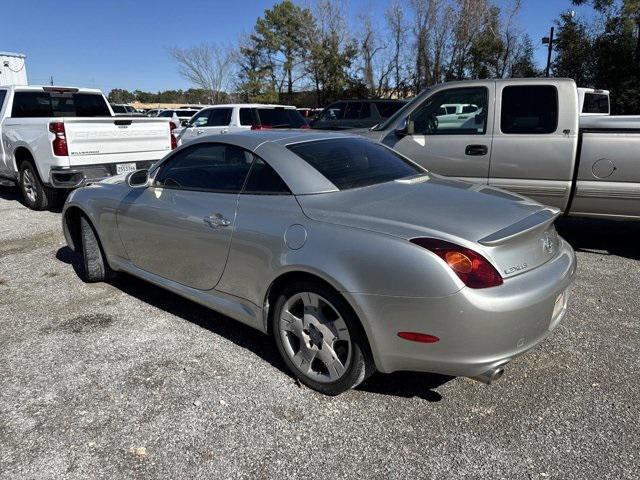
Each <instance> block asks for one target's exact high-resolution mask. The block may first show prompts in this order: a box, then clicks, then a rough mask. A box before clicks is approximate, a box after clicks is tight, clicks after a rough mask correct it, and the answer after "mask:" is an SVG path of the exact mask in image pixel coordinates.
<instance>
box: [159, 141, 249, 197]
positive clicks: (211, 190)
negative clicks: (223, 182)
mask: <svg viewBox="0 0 640 480" xmlns="http://www.w3.org/2000/svg"><path fill="white" fill-rule="evenodd" d="M215 145H220V146H222V147H225V148H227V147H234V148H239V149H240V150H243V151H244V152H248V153H249V154H251V155H252V156H253V157H255V155H254V154H253V152H250V151H249V150H247V149H246V148H243V147H240V146H238V145H232V144H229V143H221V142H202V143H196V144H195V145H189V146H187V147H186V148H184V149H180V150H177V151H175V152H173V153H172V154H171V156H169V157H167V158H166V159H165V160H164V161H163V162H161V163H159V164H158V165H156V166H155V167H154V168H153V169H152V171H151V172H150V173H149V176H150V177H152V180H151V184H150V185H149V186H150V187H152V188H162V189H164V188H166V189H167V190H178V191H185V192H203V193H225V194H229V195H239V194H240V192H242V190H243V189H244V186H245V184H246V183H247V179H248V178H249V172H251V167H253V160H252V161H251V165H249V170H248V171H247V175H245V177H244V181H243V182H242V187H240V190H220V189H214V188H194V187H173V186H167V185H157V184H156V177H157V175H158V172H159V171H160V170H161V169H162V168H163V167H165V166H167V165H168V164H170V163H171V162H172V160H173V159H174V158H175V156H176V155H177V154H178V153H181V152H184V151H185V150H195V149H197V148H199V147H202V146H215Z"/></svg>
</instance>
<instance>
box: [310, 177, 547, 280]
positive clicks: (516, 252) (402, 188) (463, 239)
mask: <svg viewBox="0 0 640 480" xmlns="http://www.w3.org/2000/svg"><path fill="white" fill-rule="evenodd" d="M298 199H299V202H300V205H301V207H302V209H303V211H304V212H305V214H306V215H308V216H309V217H310V218H312V219H315V220H320V221H326V222H331V223H337V224H342V225H345V226H350V227H355V228H363V229H367V230H372V231H377V232H380V233H385V234H389V235H394V236H399V237H402V238H406V239H410V238H415V237H431V238H440V239H443V240H446V241H450V242H453V243H457V244H460V245H462V246H466V247H468V248H472V249H474V250H476V251H478V253H481V254H482V255H484V256H486V257H487V258H488V259H489V260H490V261H492V263H494V266H496V268H497V269H498V271H499V272H500V273H501V274H502V275H503V276H504V277H509V276H512V275H517V274H518V273H522V272H524V271H527V270H531V269H533V268H536V267H537V266H539V265H541V264H543V263H545V262H546V261H548V260H549V259H550V258H552V257H553V256H554V254H555V252H557V251H558V243H559V238H558V236H557V234H556V233H555V229H554V228H553V220H554V219H555V217H556V216H557V214H558V211H557V210H555V209H551V208H548V207H544V206H542V205H540V204H538V203H536V202H534V201H532V200H529V199H526V198H524V197H521V196H518V195H515V194H512V193H507V192H504V191H502V190H498V189H495V188H492V187H488V186H486V185H479V184H469V183H466V182H459V181H454V180H449V179H445V178H443V177H439V176H434V175H432V174H428V175H421V176H417V177H412V178H409V179H405V180H397V181H394V182H387V183H383V184H380V185H374V186H370V187H365V188H359V189H352V190H344V191H340V192H332V193H326V194H317V195H301V196H298ZM381 254H384V252H381Z"/></svg>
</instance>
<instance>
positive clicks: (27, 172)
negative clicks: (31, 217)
mask: <svg viewBox="0 0 640 480" xmlns="http://www.w3.org/2000/svg"><path fill="white" fill-rule="evenodd" d="M22 190H23V191H24V194H25V196H26V197H27V198H28V199H29V201H30V202H33V203H35V202H36V200H37V199H38V192H37V191H36V185H35V179H34V178H33V173H32V172H31V169H29V168H26V169H24V171H23V172H22Z"/></svg>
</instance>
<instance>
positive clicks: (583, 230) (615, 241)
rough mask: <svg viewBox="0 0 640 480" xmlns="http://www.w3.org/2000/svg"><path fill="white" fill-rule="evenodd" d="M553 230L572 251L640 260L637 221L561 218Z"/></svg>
mask: <svg viewBox="0 0 640 480" xmlns="http://www.w3.org/2000/svg"><path fill="white" fill-rule="evenodd" d="M556 228H557V230H558V232H559V233H560V235H562V237H564V238H565V239H566V240H567V241H568V242H569V243H570V244H571V246H572V247H573V248H574V249H575V250H578V251H583V252H597V253H605V254H606V253H608V254H609V255H616V256H619V257H625V258H630V259H633V260H640V222H630V221H629V222H628V221H614V220H597V219H590V218H568V217H562V218H560V219H558V220H557V221H556Z"/></svg>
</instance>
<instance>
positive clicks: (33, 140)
mask: <svg viewBox="0 0 640 480" xmlns="http://www.w3.org/2000/svg"><path fill="white" fill-rule="evenodd" d="M172 130H173V127H172V126H171V123H170V122H169V119H167V118H142V117H130V118H127V117H116V116H114V114H113V111H112V110H111V107H110V106H109V103H108V102H107V100H106V99H105V98H104V95H102V93H101V92H100V91H99V90H94V89H84V88H83V89H78V88H69V87H54V86H51V87H42V86H9V87H2V86H0V138H1V139H2V141H0V183H2V184H8V183H9V184H12V183H18V185H19V187H20V189H21V191H22V194H23V197H24V201H25V203H26V205H27V206H28V207H29V208H31V209H34V210H43V209H46V208H50V207H52V206H54V204H55V203H56V202H57V201H58V198H59V193H60V192H61V191H65V190H68V189H71V188H76V187H79V186H82V185H85V184H87V183H89V182H91V181H95V180H98V179H102V178H105V177H109V176H111V175H116V174H120V173H125V172H130V171H134V170H136V169H139V168H145V167H148V166H150V165H151V164H152V163H153V162H155V161H157V160H159V159H161V158H162V157H164V156H165V155H166V154H167V153H168V152H169V151H170V150H171V149H172V148H175V145H176V139H175V137H174V135H173V133H172Z"/></svg>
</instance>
